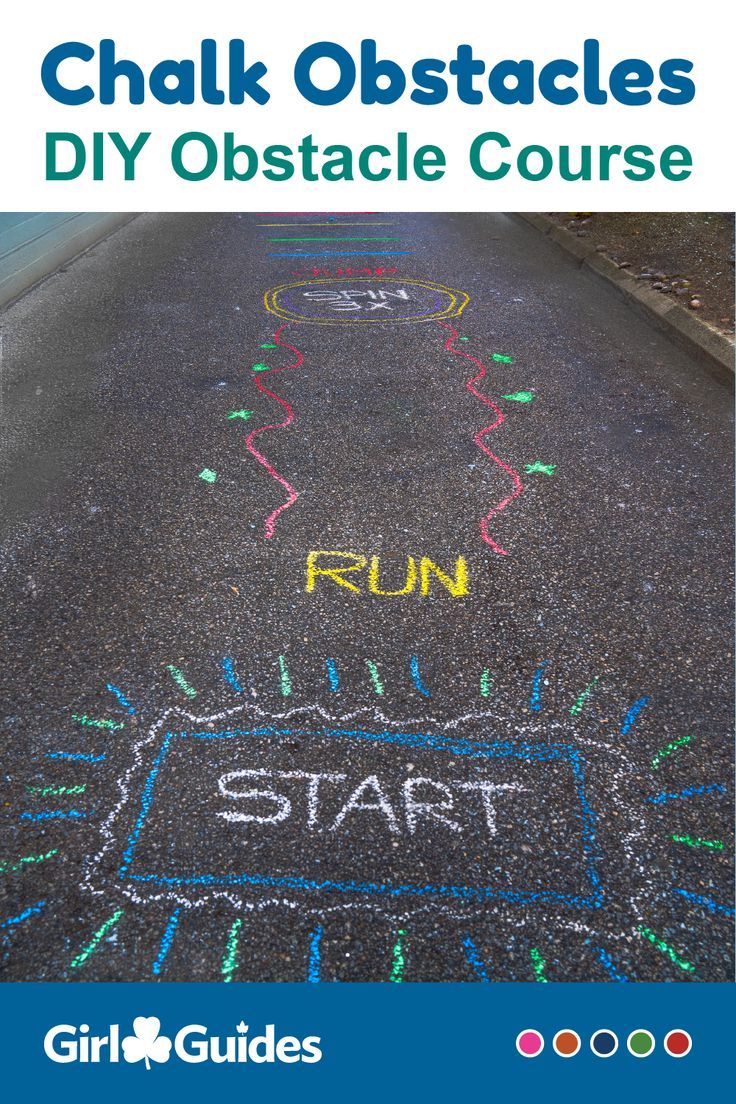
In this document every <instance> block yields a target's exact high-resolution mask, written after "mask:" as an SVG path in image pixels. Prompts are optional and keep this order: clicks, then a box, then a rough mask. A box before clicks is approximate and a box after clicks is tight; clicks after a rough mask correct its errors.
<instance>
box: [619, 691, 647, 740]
mask: <svg viewBox="0 0 736 1104" xmlns="http://www.w3.org/2000/svg"><path fill="white" fill-rule="evenodd" d="M650 701H651V698H646V697H644V698H637V700H636V701H635V702H634V704H633V705H632V706H631V708H630V709H629V711H628V713H627V714H626V716H625V717H624V719H623V721H622V722H621V735H622V736H626V735H628V733H629V732H630V731H631V729H632V728H633V726H634V724H635V723H636V719H637V717H638V716H639V714H640V713H641V711H642V709H643V708H644V706H645V705H648V704H649V702H650Z"/></svg>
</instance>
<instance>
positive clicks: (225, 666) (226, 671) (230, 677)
mask: <svg viewBox="0 0 736 1104" xmlns="http://www.w3.org/2000/svg"><path fill="white" fill-rule="evenodd" d="M222 673H223V675H224V677H225V682H229V683H230V685H231V686H232V688H233V690H234V691H235V693H236V694H242V693H243V687H242V686H241V685H240V683H239V681H238V676H237V675H236V674H235V668H234V666H233V661H232V659H231V658H230V656H225V658H224V659H223V661H222Z"/></svg>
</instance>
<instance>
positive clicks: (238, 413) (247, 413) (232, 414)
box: [227, 410, 253, 422]
mask: <svg viewBox="0 0 736 1104" xmlns="http://www.w3.org/2000/svg"><path fill="white" fill-rule="evenodd" d="M227 416H228V418H229V419H230V421H232V420H233V418H242V419H243V421H244V422H247V421H248V419H249V418H252V417H253V411H252V410H229V411H228V415H227Z"/></svg>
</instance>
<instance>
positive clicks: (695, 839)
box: [672, 836, 723, 851]
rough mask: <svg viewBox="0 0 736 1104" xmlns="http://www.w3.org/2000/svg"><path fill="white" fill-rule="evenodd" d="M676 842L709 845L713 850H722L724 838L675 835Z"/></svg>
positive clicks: (696, 845) (695, 845)
mask: <svg viewBox="0 0 736 1104" xmlns="http://www.w3.org/2000/svg"><path fill="white" fill-rule="evenodd" d="M672 839H673V841H674V842H675V843H685V844H687V846H688V847H708V848H710V850H711V851H722V850H723V841H722V840H711V839H701V838H700V837H699V836H673V837H672Z"/></svg>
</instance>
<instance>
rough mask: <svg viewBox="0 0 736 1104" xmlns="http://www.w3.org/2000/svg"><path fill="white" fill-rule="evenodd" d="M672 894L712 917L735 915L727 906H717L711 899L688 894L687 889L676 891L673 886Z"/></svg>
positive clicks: (733, 910)
mask: <svg viewBox="0 0 736 1104" xmlns="http://www.w3.org/2000/svg"><path fill="white" fill-rule="evenodd" d="M672 892H673V893H676V894H677V895H678V896H679V897H684V898H685V900H686V901H689V902H690V904H693V905H699V906H700V907H701V908H704V909H705V910H706V911H707V912H710V913H712V914H713V915H714V916H717V915H720V916H733V915H734V913H736V909H732V908H730V907H729V906H727V905H719V904H718V902H717V901H714V900H713V898H712V897H704V896H702V894H700V893H690V891H689V890H687V889H677V888H676V887H675V886H673V887H672Z"/></svg>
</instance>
